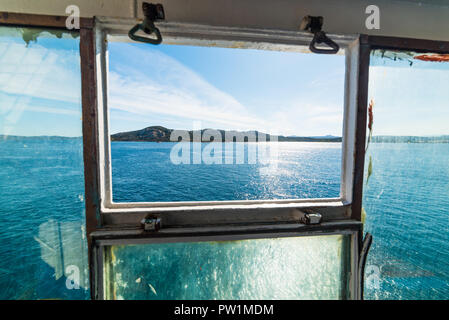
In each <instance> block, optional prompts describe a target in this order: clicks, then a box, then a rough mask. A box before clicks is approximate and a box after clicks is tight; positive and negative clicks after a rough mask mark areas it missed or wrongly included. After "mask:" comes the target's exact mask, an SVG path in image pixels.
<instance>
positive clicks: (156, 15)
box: [128, 2, 165, 44]
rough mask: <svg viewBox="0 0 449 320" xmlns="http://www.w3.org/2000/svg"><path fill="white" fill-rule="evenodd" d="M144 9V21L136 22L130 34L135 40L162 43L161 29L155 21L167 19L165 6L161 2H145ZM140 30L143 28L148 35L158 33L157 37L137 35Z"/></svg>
mask: <svg viewBox="0 0 449 320" xmlns="http://www.w3.org/2000/svg"><path fill="white" fill-rule="evenodd" d="M142 10H143V14H144V16H145V19H144V20H143V22H142V23H139V24H136V25H135V26H134V27H132V28H131V30H129V32H128V36H129V37H130V38H131V39H132V40H134V41H140V42H145V43H151V44H160V43H161V42H162V35H161V32H160V31H159V29H158V28H157V27H156V26H155V25H154V22H155V21H157V20H164V19H165V13H164V7H163V6H162V5H161V4H152V3H147V2H143V3H142ZM139 30H142V31H143V32H145V33H146V34H148V35H151V34H153V33H154V34H155V35H156V39H154V38H148V37H142V36H138V35H136V33H137V32H138V31H139Z"/></svg>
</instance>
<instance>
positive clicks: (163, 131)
mask: <svg viewBox="0 0 449 320" xmlns="http://www.w3.org/2000/svg"><path fill="white" fill-rule="evenodd" d="M211 130H214V131H215V132H217V131H218V132H219V133H220V134H221V139H220V140H219V141H215V142H226V141H229V142H232V141H234V142H235V141H238V140H237V138H236V137H242V138H243V141H244V142H247V141H248V137H255V138H256V140H255V141H267V142H269V141H279V142H341V140H342V139H341V137H335V136H330V135H328V136H314V137H299V136H277V139H272V137H275V136H272V135H270V134H266V133H263V132H259V131H256V130H254V131H235V130H220V129H202V130H197V131H193V130H190V131H188V130H185V131H184V132H186V133H188V135H189V137H190V141H196V140H197V139H198V138H196V137H202V139H201V141H199V140H198V141H197V142H214V139H213V137H207V133H208V132H209V133H210V132H211ZM173 131H174V129H167V128H165V127H162V126H151V127H146V128H144V129H141V130H136V131H128V132H119V133H116V134H112V135H111V141H135V142H137V141H142V142H176V141H179V139H178V140H175V141H173V140H171V139H170V136H171V134H172V132H173ZM205 132H206V135H204V133H205ZM205 136H206V137H205ZM226 137H232V139H233V140H232V141H230V140H227V139H226ZM240 141H241V140H240ZM251 141H253V140H251Z"/></svg>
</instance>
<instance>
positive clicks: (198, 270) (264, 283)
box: [104, 235, 351, 300]
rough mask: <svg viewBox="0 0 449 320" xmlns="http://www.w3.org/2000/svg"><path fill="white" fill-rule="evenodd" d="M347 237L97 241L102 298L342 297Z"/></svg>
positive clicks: (346, 291) (346, 276)
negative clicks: (101, 257) (101, 252)
mask: <svg viewBox="0 0 449 320" xmlns="http://www.w3.org/2000/svg"><path fill="white" fill-rule="evenodd" d="M350 237H351V236H349V235H328V236H308V237H289V238H273V239H251V240H238V241H214V242H189V243H163V244H144V245H125V246H108V247H105V261H104V262H105V264H104V268H105V270H104V271H105V283H104V285H105V297H106V298H107V299H154V300H159V299H160V300H163V299H219V300H221V299H345V298H348V295H349V279H350V271H351V270H350V261H351V259H350V243H351V241H350Z"/></svg>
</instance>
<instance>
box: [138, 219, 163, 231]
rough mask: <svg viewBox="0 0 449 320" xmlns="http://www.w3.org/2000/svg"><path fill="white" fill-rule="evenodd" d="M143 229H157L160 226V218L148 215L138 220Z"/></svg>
mask: <svg viewBox="0 0 449 320" xmlns="http://www.w3.org/2000/svg"><path fill="white" fill-rule="evenodd" d="M140 223H141V225H142V227H143V230H144V231H153V232H156V231H159V229H160V228H161V218H158V217H155V216H148V217H146V218H144V219H142V221H141V222H140Z"/></svg>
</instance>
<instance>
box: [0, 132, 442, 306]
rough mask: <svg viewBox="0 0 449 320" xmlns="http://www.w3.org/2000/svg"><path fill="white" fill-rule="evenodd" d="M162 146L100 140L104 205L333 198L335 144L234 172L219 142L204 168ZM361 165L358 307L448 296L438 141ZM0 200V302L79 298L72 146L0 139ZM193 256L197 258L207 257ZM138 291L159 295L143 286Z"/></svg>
mask: <svg viewBox="0 0 449 320" xmlns="http://www.w3.org/2000/svg"><path fill="white" fill-rule="evenodd" d="M173 145H174V144H173V143H153V142H112V145H111V156H112V184H113V186H112V187H113V199H114V201H116V202H136V201H162V202H166V201H192V200H195V201H207V200H250V199H252V200H254V199H289V198H329V197H330V198H334V197H338V195H339V190H340V180H341V144H340V143H321V142H309V143H307V142H305V143H301V142H286V143H279V146H278V147H277V149H276V150H275V151H273V152H272V150H271V151H266V150H265V151H264V152H259V151H258V153H257V158H256V161H255V162H254V161H249V160H248V159H249V158H248V157H247V158H243V163H241V164H227V163H226V162H227V161H228V162H229V161H230V159H232V158H233V157H237V155H238V152H237V147H236V150H235V151H236V152H234V153H227V152H226V148H225V147H222V148H220V147H218V145H221V144H219V143H215V144H214V145H215V148H214V150H213V151H212V154H213V159H212V163H210V162H211V160H210V159H209V160H207V161H208V163H204V158H203V156H204V148H207V146H206V144H202V145H201V146H200V147H199V148H194V146H193V145H192V146H190V147H191V148H190V149H187V150H188V151H189V157H187V158H183V161H184V163H178V164H176V163H174V162H176V161H173V159H178V160H179V154H178V153H176V154H174V153H173ZM247 147H248V146H246V147H245V148H247ZM207 151H208V152H209V151H210V150H207ZM228 151H229V150H228ZM195 152H197V153H200V154H195ZM369 157H371V163H372V165H371V166H372V172H371V174H370V176H369V179H365V183H364V197H363V207H364V211H365V212H366V215H365V217H364V224H365V225H364V229H365V231H366V232H370V233H371V234H372V235H373V245H372V248H371V250H370V252H369V255H368V262H367V268H366V276H365V298H366V299H447V298H449V232H448V231H449V230H448V228H449V227H448V226H449V223H448V222H449V187H448V182H449V161H448V159H449V144H445V143H409V144H407V143H372V144H371V145H370V146H369V149H368V153H367V165H366V167H368V161H369ZM200 158H201V160H202V161H201V162H200V163H198V161H195V159H196V160H198V159H200ZM207 161H206V162H207ZM178 162H179V161H178ZM365 176H366V177H367V176H368V172H367V170H366V172H365ZM0 201H1V204H2V205H1V206H0V226H1V228H0V299H88V298H89V297H90V293H89V285H88V283H89V282H88V269H87V246H86V237H85V227H84V224H85V216H84V214H85V210H84V205H85V203H84V178H83V154H82V141H81V139H80V138H70V139H68V138H57V137H30V138H23V137H21V138H10V139H2V140H0ZM270 246H271V244H270ZM270 248H271V249H270V250H272V249H273V247H272V246H271V247H270ZM198 250H204V254H203V253H201V252H200V253H198V252H196V254H199V256H200V257H201V255H202V254H203V258H204V259H207V258H208V255H209V254H210V251H208V250H209V249H207V248H205V249H201V247H199V249H198ZM255 252H256V251H251V250H248V251H247V252H246V258H245V259H246V260H248V259H249V260H251V259H254V258H255V257H251V255H252V254H253V255H254V254H256V253H255ZM248 255H249V256H248ZM257 258H258V259H259V258H260V257H257ZM224 261H226V260H220V259H219V258H218V259H216V260H214V263H216V264H220V263H224ZM209 262H210V261H209ZM236 264H237V265H234V266H233V267H234V268H235V270H238V268H239V265H238V261H237V263H236ZM252 267H253V268H257V267H258V264H254V265H253V266H252ZM310 269H314V266H313V265H311V266H310ZM318 270H319V269H318ZM248 277H250V274H248ZM280 279H281V280H282V277H281V278H280ZM196 280H197V279H196ZM135 281H136V283H140V281H141V278H137V279H136V280H135ZM192 281H194V280H192ZM281 287H282V286H281ZM150 289H151V291H152V292H157V293H158V296H159V297H161V295H162V296H163V293H161V291H160V290H159V288H157V287H154V285H153V286H151V287H150ZM217 290H220V288H218V289H217ZM259 290H260V288H259ZM267 290H268V291H269V288H268V289H267V288H265V291H267ZM171 297H174V298H176V295H173V294H172V295H171ZM270 297H271V296H270ZM273 298H275V296H274V297H273Z"/></svg>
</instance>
